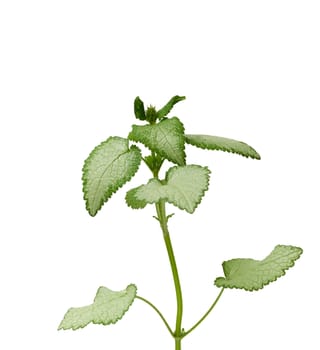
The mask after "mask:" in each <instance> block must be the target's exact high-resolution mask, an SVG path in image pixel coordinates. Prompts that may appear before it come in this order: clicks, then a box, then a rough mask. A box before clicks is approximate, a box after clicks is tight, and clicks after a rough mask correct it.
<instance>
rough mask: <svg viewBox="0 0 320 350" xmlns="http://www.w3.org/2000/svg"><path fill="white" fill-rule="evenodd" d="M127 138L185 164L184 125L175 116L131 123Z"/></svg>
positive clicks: (177, 162)
mask: <svg viewBox="0 0 320 350" xmlns="http://www.w3.org/2000/svg"><path fill="white" fill-rule="evenodd" d="M128 138H129V139H130V140H132V141H136V142H141V143H142V144H144V145H145V146H147V147H148V148H149V149H150V150H151V151H154V152H156V153H158V154H160V155H161V156H162V157H164V158H166V159H168V160H170V161H171V162H173V163H176V164H178V165H184V164H185V158H186V155H185V151H184V148H185V146H184V141H185V137H184V127H183V124H182V123H181V122H180V120H179V119H178V118H176V117H174V118H171V119H165V120H162V121H160V122H159V123H157V124H152V125H133V126H132V131H131V132H130V134H129V136H128Z"/></svg>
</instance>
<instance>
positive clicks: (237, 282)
mask: <svg viewBox="0 0 320 350" xmlns="http://www.w3.org/2000/svg"><path fill="white" fill-rule="evenodd" d="M302 252H303V251H302V249H301V248H299V247H293V246H286V245H277V246H276V247H275V248H274V250H273V251H272V252H271V254H270V255H268V256H267V257H266V258H265V259H263V260H253V259H233V260H229V261H225V262H224V263H223V264H222V266H223V271H224V275H225V277H218V278H217V279H216V280H215V282H214V283H215V285H216V286H217V287H224V288H239V289H245V290H249V291H253V290H258V289H262V288H263V287H264V286H266V285H267V284H269V283H270V282H273V281H275V280H276V279H277V278H278V277H281V276H283V275H285V271H286V270H288V269H289V268H290V267H292V266H293V265H294V262H295V261H296V260H297V259H298V258H299V257H300V255H301V254H302Z"/></svg>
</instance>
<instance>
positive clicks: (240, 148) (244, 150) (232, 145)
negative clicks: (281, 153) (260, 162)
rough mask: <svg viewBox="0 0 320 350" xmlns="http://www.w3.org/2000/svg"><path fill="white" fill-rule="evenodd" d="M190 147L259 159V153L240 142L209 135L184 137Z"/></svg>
mask: <svg viewBox="0 0 320 350" xmlns="http://www.w3.org/2000/svg"><path fill="white" fill-rule="evenodd" d="M185 137H186V142H187V143H189V144H190V145H193V146H196V147H199V148H202V149H208V150H218V151H225V152H231V153H236V154H239V155H241V156H244V157H247V158H248V157H250V158H253V159H260V158H261V157H260V155H259V153H258V152H257V151H256V150H255V149H253V148H252V147H251V146H249V145H247V144H246V143H244V142H242V141H237V140H232V139H228V138H225V137H219V136H211V135H185Z"/></svg>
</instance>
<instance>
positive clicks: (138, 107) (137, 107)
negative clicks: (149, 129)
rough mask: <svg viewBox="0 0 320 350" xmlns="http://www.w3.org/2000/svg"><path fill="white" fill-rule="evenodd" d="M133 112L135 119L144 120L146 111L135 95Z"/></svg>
mask: <svg viewBox="0 0 320 350" xmlns="http://www.w3.org/2000/svg"><path fill="white" fill-rule="evenodd" d="M134 114H135V116H136V118H137V119H140V120H146V113H145V110H144V104H143V102H142V101H141V100H140V97H139V96H137V97H136V98H135V100H134Z"/></svg>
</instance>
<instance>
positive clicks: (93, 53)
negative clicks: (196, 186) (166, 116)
mask: <svg viewBox="0 0 320 350" xmlns="http://www.w3.org/2000/svg"><path fill="white" fill-rule="evenodd" d="M319 18H320V9H319V2H318V1H309V0H304V1H294V0H291V1H285V0H277V1H273V0H270V1H258V0H256V1H248V0H237V1H230V0H228V1H227V0H225V1H201V0H199V1H196V2H195V1H176V0H171V1H164V0H162V1H151V0H149V1H141V0H136V1H120V0H118V1H80V0H78V1H70V0H63V1H59V0H55V1H14V0H10V1H9V0H8V1H6V0H4V1H1V3H0V50H1V54H0V63H1V64H0V89H1V90H0V92H1V94H0V116H1V128H0V133H1V135H0V142H1V145H0V146H1V175H0V176H1V199H0V205H1V219H0V225H1V232H0V234H1V236H0V240H1V241H0V266H1V267H0V269H1V270H0V271H1V289H0V314H1V317H0V323H1V324H0V327H1V328H0V329H1V336H0V348H1V349H6V350H12V349H20V348H21V349H22V348H23V349H35V350H38V349H39V350H40V349H47V350H51V349H59V350H64V349H65V350H67V349H79V350H80V349H113V350H116V349H125V348H127V347H129V346H130V347H131V348H134V349H140V350H143V349H173V347H174V346H173V340H172V339H171V337H170V336H169V334H167V332H166V329H165V327H164V326H163V324H162V323H161V321H160V319H159V318H158V316H157V315H156V314H155V313H154V312H153V311H152V310H151V309H150V308H149V307H148V306H147V305H145V304H143V303H142V302H140V301H139V300H137V301H135V302H134V304H133V306H132V308H131V309H130V310H129V311H128V313H127V314H126V315H125V317H124V318H123V320H121V322H119V323H117V324H116V325H112V326H108V327H103V326H94V325H90V326H88V327H87V328H85V329H83V330H79V331H76V332H73V331H59V332H58V331H57V330H56V329H57V326H58V324H59V322H60V321H61V319H62V317H63V315H64V313H65V311H66V310H67V309H68V308H69V307H70V306H82V305H86V304H89V303H91V302H92V299H93V297H94V295H95V292H96V289H97V287H98V286H100V285H105V286H107V287H109V288H111V289H113V290H121V289H124V288H125V287H126V286H127V284H129V283H135V284H136V285H137V286H138V292H139V294H140V295H141V296H143V297H146V298H148V299H150V300H151V301H152V302H154V303H155V304H156V305H157V306H158V307H159V308H160V309H161V310H162V311H163V313H164V314H165V316H166V317H167V318H168V320H169V322H170V324H172V325H173V324H174V316H175V297H174V290H173V284H172V280H171V275H170V270H169V264H168V261H167V256H166V252H165V248H164V244H163V241H162V237H161V233H160V230H159V227H158V224H157V222H156V221H155V220H154V219H153V218H152V215H154V210H153V208H152V207H151V206H150V207H148V208H146V209H145V210H142V211H133V210H131V209H129V208H128V207H127V206H126V204H125V203H124V200H123V198H124V196H125V193H126V190H128V189H130V188H132V187H134V186H137V185H139V184H141V183H145V182H146V181H147V179H148V176H149V175H147V172H146V170H145V168H144V167H143V166H142V167H141V170H139V172H138V173H137V175H136V176H135V177H134V179H133V180H132V184H131V185H126V186H124V187H123V188H122V189H121V190H120V191H119V192H118V193H117V194H116V195H114V196H113V197H112V199H111V200H110V201H109V202H108V203H107V204H106V205H105V206H104V207H103V209H102V210H101V211H100V212H99V213H98V215H97V216H96V217H95V218H92V217H90V216H89V215H88V214H87V212H86V211H85V207H84V202H83V199H82V191H81V168H82V164H83V161H84V159H85V158H86V157H87V155H88V154H89V152H90V151H91V149H92V148H93V147H94V146H96V145H97V144H98V143H100V142H101V141H103V140H105V139H106V138H107V137H108V136H111V135H112V136H115V135H118V136H123V137H126V136H127V133H128V132H129V130H130V127H131V124H133V123H135V119H134V117H133V100H134V98H135V97H136V96H137V95H139V96H140V97H141V99H143V100H144V101H145V103H146V104H147V105H148V104H154V105H156V106H157V107H161V106H162V105H163V104H164V103H166V102H167V100H168V99H169V98H171V97H172V96H173V95H176V94H178V95H185V96H186V97H187V99H186V100H185V101H183V102H180V103H179V104H178V105H177V106H176V108H175V109H174V113H173V114H171V115H177V116H178V117H179V118H180V119H181V120H182V121H183V122H184V125H185V128H186V132H187V133H207V134H213V135H219V136H225V137H231V138H235V139H239V140H243V141H245V142H247V143H249V144H250V145H252V146H253V147H254V148H256V149H257V150H258V151H259V153H260V154H261V156H262V160H261V161H259V162H258V161H254V160H251V159H246V158H243V157H239V156H235V155H230V154H224V153H219V152H205V151H202V150H198V149H194V148H191V147H188V148H187V152H190V153H189V154H190V155H189V158H188V162H189V163H197V164H202V165H208V166H209V167H210V169H211V170H212V177H211V187H210V191H209V192H208V193H207V195H206V196H205V197H204V199H203V201H202V203H201V205H200V206H199V208H198V209H197V210H196V212H195V214H194V215H189V214H186V213H184V212H181V211H179V210H178V209H176V208H170V211H171V210H172V211H173V212H175V213H176V215H175V216H174V217H173V218H172V219H171V220H170V229H171V235H172V240H173V245H174V247H175V251H176V258H177V261H178V264H179V266H180V274H181V280H182V287H183V291H184V298H185V313H184V327H185V328H186V329H188V328H189V327H191V326H192V325H193V323H194V322H195V321H196V320H198V319H199V317H200V316H201V315H202V314H203V313H204V312H205V311H206V309H207V308H208V306H209V305H210V304H211V302H212V300H213V299H214V298H215V296H216V295H217V293H218V289H217V288H216V287H214V286H213V281H214V279H215V278H216V277H217V276H221V274H222V268H221V263H222V261H223V260H227V259H230V258H234V257H252V258H256V259H261V258H264V257H265V256H266V255H267V254H268V253H269V252H270V251H271V250H272V249H273V247H274V246H275V245H276V244H292V245H297V246H301V247H303V248H304V254H303V256H302V258H301V259H300V260H299V261H298V262H297V263H296V266H295V267H294V268H293V269H291V270H289V271H288V272H287V275H286V276H285V277H284V278H281V279H280V280H279V281H277V282H276V283H274V284H271V285H270V286H267V287H266V288H265V289H264V290H262V291H260V292H255V293H248V292H244V291H235V290H227V291H226V292H225V293H224V295H223V297H222V299H221V300H220V302H219V304H218V305H217V307H216V309H215V310H214V312H213V313H212V314H211V315H210V316H209V317H208V319H207V320H206V321H205V322H204V323H203V324H202V325H201V326H200V327H199V328H198V329H197V330H196V331H194V333H192V334H191V335H190V336H188V337H187V338H185V339H184V341H183V350H191V349H199V348H200V347H201V348H203V349H234V348H237V349H246V350H251V349H255V350H256V349H261V350H264V349H301V348H303V349H319V345H320V341H319V337H318V335H317V333H318V325H319V324H318V315H319V311H320V308H319V292H320V290H319V287H318V286H319V260H318V255H319V253H318V252H319V248H318V244H317V242H318V237H319V226H320V225H319V201H320V200H319V198H320V190H319V175H320V171H319V150H320V149H319V131H320V129H319V126H318V123H317V121H318V119H319V112H320V104H319V93H320V83H319V81H320V68H319V67H320V64H319V62H320V49H319V45H320V44H319V39H320V21H319Z"/></svg>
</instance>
